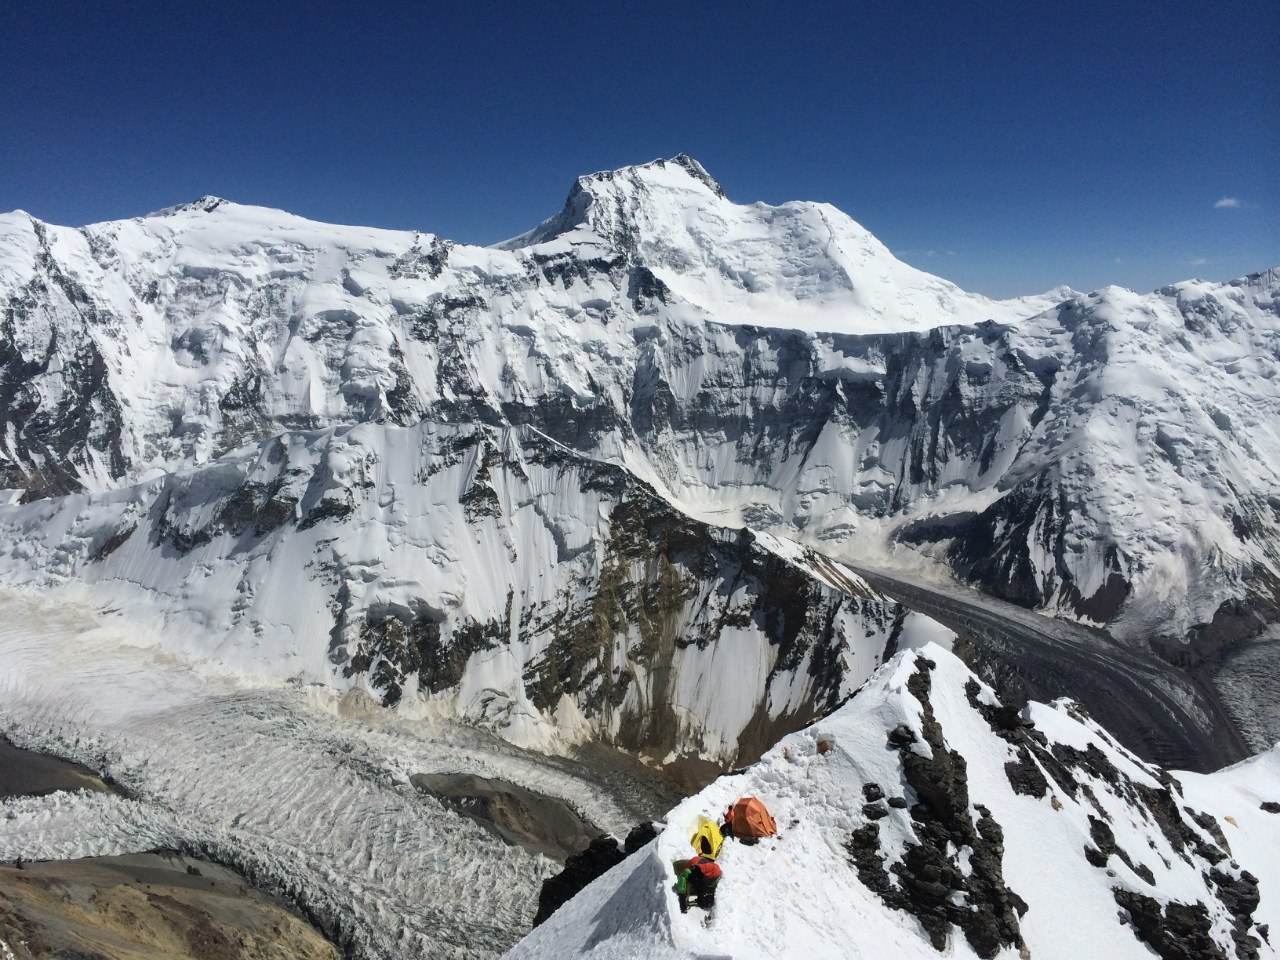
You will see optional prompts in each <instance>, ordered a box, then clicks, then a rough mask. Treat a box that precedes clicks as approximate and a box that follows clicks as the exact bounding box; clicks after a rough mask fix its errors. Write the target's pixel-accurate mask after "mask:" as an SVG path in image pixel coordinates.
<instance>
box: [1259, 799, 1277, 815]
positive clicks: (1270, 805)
mask: <svg viewBox="0 0 1280 960" xmlns="http://www.w3.org/2000/svg"><path fill="white" fill-rule="evenodd" d="M1262 809H1263V810H1265V811H1266V812H1267V813H1280V803H1277V802H1276V801H1274V800H1263V801H1262Z"/></svg>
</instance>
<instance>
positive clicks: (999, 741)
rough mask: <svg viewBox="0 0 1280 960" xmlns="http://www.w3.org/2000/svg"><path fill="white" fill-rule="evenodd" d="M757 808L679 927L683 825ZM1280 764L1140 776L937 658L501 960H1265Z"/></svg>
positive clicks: (1058, 714) (832, 720)
mask: <svg viewBox="0 0 1280 960" xmlns="http://www.w3.org/2000/svg"><path fill="white" fill-rule="evenodd" d="M743 795H754V796H758V797H760V798H762V799H763V800H764V801H765V802H766V804H767V805H768V806H769V807H770V809H771V811H772V813H773V814H774V816H775V818H776V820H777V822H778V826H779V831H780V832H779V835H778V836H777V837H775V838H770V839H766V840H763V841H762V842H761V843H760V844H759V845H757V846H744V845H741V844H739V843H736V842H734V841H729V842H728V843H727V844H726V846H725V848H724V850H723V851H722V853H721V856H720V858H719V860H720V863H721V865H722V868H723V870H724V878H723V879H722V880H721V882H720V885H719V887H718V889H717V893H716V900H717V903H716V906H715V909H714V911H713V913H712V914H711V916H710V922H709V924H705V925H704V923H703V919H704V916H703V914H702V912H701V911H700V910H698V909H696V908H695V909H691V910H690V912H689V914H687V915H681V914H680V913H679V911H678V909H677V906H676V897H675V894H674V892H672V891H671V887H672V871H671V866H670V863H671V861H672V860H673V859H675V858H678V857H684V856H688V855H689V854H688V851H689V847H688V844H687V842H686V839H685V838H686V832H685V827H686V824H687V823H689V822H691V821H692V820H693V819H694V818H695V817H696V816H698V815H700V814H702V815H713V816H714V815H716V814H718V813H720V812H722V811H723V810H724V808H725V807H726V806H727V805H728V804H729V803H731V802H732V801H733V800H735V799H736V798H737V797H739V796H743ZM1278 798H1280V754H1277V752H1276V751H1272V752H1271V753H1269V754H1266V755H1264V756H1262V757H1258V758H1255V759H1254V760H1251V761H1247V762H1246V763H1244V764H1242V765H1239V766H1237V767H1233V768H1230V769H1228V770H1224V771H1222V772H1220V773H1216V774H1211V775H1207V776H1205V775H1198V774H1176V775H1171V774H1169V773H1166V772H1165V771H1163V770H1161V769H1159V768H1156V767H1151V766H1148V765H1145V764H1143V763H1141V762H1140V761H1138V760H1137V759H1136V758H1135V757H1133V756H1132V755H1131V754H1129V753H1128V752H1127V751H1125V750H1124V749H1123V748H1121V747H1119V746H1118V745H1117V744H1116V743H1115V741H1114V740H1113V739H1111V737H1110V736H1109V735H1108V734H1107V733H1106V732H1105V731H1103V730H1101V728H1099V727H1097V726H1096V725H1095V724H1093V723H1092V722H1091V721H1090V720H1089V719H1088V718H1087V717H1085V716H1084V715H1082V714H1081V713H1080V712H1079V710H1078V708H1077V707H1076V706H1075V705H1074V704H1073V703H1071V702H1070V701H1059V702H1056V703H1054V704H1052V705H1044V704H1039V703H1032V704H1030V705H1029V707H1028V709H1027V711H1025V712H1024V713H1023V714H1022V715H1021V716H1020V715H1019V714H1018V712H1017V711H1014V710H1011V709H1009V708H1007V707H1004V706H1002V705H1001V704H1000V703H999V702H998V701H997V700H996V698H995V697H994V695H993V694H992V692H991V691H990V689H989V688H987V687H985V686H984V685H983V684H981V683H980V682H979V681H978V680H977V679H976V678H975V677H973V676H972V675H971V674H970V673H969V672H968V671H967V670H966V669H965V667H964V666H963V665H962V664H961V663H960V662H959V661H958V660H957V659H956V658H955V657H954V656H952V655H951V654H950V653H948V652H947V651H945V650H943V649H941V648H940V647H937V646H936V645H930V646H927V647H925V648H924V649H923V650H922V651H920V652H918V653H914V652H913V653H904V654H900V655H899V656H898V657H896V658H895V659H894V660H893V661H892V662H890V663H888V664H886V665H885V666H884V667H883V668H881V669H880V670H879V671H878V672H877V673H876V675H875V676H874V677H873V678H872V679H871V681H870V682H869V683H868V684H867V686H866V687H865V688H864V689H863V690H861V691H860V692H859V693H858V694H857V695H856V696H855V697H854V698H853V700H852V701H850V702H849V703H848V704H846V705H845V706H843V707H841V708H840V710H838V711H836V712H835V713H834V714H832V715H831V716H830V717H828V718H827V719H825V720H823V721H820V722H819V723H817V724H815V725H814V726H813V727H811V728H809V729H807V730H805V731H803V732H800V733H796V734H793V735H791V736H790V737H787V738H785V739H784V740H783V741H782V742H781V743H780V744H779V745H778V746H777V747H775V748H774V749H773V750H771V751H770V752H769V753H768V754H767V755H766V756H765V757H764V758H762V759H761V761H760V762H759V763H758V764H756V765H755V766H753V767H752V768H751V769H749V770H747V771H745V772H743V773H741V774H738V775H734V776H728V777H723V778H721V779H720V780H718V781H717V782H716V783H714V784H712V785H711V786H709V787H707V788H706V789H705V790H704V791H703V792H702V793H701V794H698V795H697V796H694V797H691V798H689V799H688V800H687V801H685V802H684V803H682V804H681V805H680V806H678V807H676V808H675V810H673V811H672V812H671V814H669V815H668V817H667V821H666V822H667V830H666V831H665V832H664V833H662V834H661V835H660V836H659V837H658V839H657V840H655V841H653V842H652V843H651V844H650V845H649V846H648V847H646V848H644V849H643V850H641V851H639V852H637V853H636V854H635V855H633V856H632V857H630V858H629V859H628V860H626V861H624V862H623V863H622V864H620V865H619V866H617V867H615V868H614V869H613V870H612V871H610V872H609V873H608V874H606V875H605V876H603V877H601V878H600V879H599V880H597V881H595V883H593V884H592V885H591V886H589V887H587V888H586V890H584V891H583V892H582V893H581V894H579V896H578V897H577V898H575V899H574V900H572V901H570V902H569V903H568V904H566V905H565V906H564V907H562V908H561V909H560V910H559V911H558V912H557V913H556V914H554V915H553V916H552V917H551V918H550V920H548V921H547V922H546V923H545V924H544V925H543V926H541V927H539V928H538V929H537V930H535V931H534V932H533V933H532V934H531V935H530V936H529V937H527V938H526V939H525V940H524V941H523V942H522V943H521V944H519V945H518V946H517V947H516V948H514V949H513V950H512V951H511V952H510V953H509V954H508V955H507V956H508V957H511V958H537V957H549V956H556V957H588V956H590V957H623V956H646V957H655V958H657V957H663V958H668V957H671V958H674V957H700V956H733V957H736V958H739V960H748V958H753V957H778V956H800V955H804V956H813V957H833V958H834V957H841V958H850V957H868V958H869V957H879V956H884V955H886V953H888V954H892V955H893V956H900V957H920V958H932V957H936V956H938V955H939V951H942V952H943V953H945V954H946V955H948V956H956V957H975V956H976V957H995V956H1019V955H1020V956H1023V957H1035V958H1038V960H1051V958H1059V957H1060V958H1063V960H1074V958H1077V957H1082V956H1088V957H1114V958H1117V960H1119V958H1125V957H1133V958H1134V960H1143V958H1147V957H1150V956H1152V954H1153V952H1154V953H1155V954H1156V955H1158V956H1160V957H1162V958H1165V960H1172V958H1190V957H1198V958H1204V960H1209V958H1218V960H1226V958H1241V960H1243V958H1252V957H1260V956H1274V955H1275V954H1276V950H1275V948H1274V947H1273V946H1272V945H1271V943H1270V942H1269V940H1268V937H1269V935H1270V929H1271V928H1272V926H1273V925H1274V924H1275V922H1276V921H1277V920H1280V900H1278V899H1277V897H1276V893H1275V892H1276V890H1277V889H1280V857H1277V853H1278V852H1280V851H1277V849H1276V846H1277V836H1278V834H1277V831H1276V824H1277V817H1280V814H1277V813H1275V812H1270V811H1272V810H1277V809H1280V806H1277V804H1276V801H1277V799H1278Z"/></svg>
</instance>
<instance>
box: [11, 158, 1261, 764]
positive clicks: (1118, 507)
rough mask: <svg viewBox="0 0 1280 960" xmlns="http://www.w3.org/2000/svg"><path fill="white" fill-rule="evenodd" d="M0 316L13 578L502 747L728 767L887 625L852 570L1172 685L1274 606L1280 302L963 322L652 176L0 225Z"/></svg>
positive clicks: (717, 199) (1161, 300)
mask: <svg viewBox="0 0 1280 960" xmlns="http://www.w3.org/2000/svg"><path fill="white" fill-rule="evenodd" d="M0 297H2V298H3V303H4V308H3V313H2V314H0V486H3V487H5V488H8V490H9V494H8V497H7V499H9V500H12V501H13V503H12V504H11V505H9V506H6V507H3V508H0V531H2V533H0V543H4V544H6V547H5V548H3V549H0V571H2V572H3V576H4V577H5V579H6V580H8V581H10V582H22V583H33V584H42V585H50V584H62V585H65V584H68V583H71V584H82V585H86V587H85V589H87V590H88V591H89V593H90V595H91V596H93V597H97V598H99V599H101V600H107V601H109V602H116V601H117V600H118V599H119V598H127V601H128V602H129V603H136V604H138V605H139V609H140V610H142V609H145V610H148V611H150V612H151V613H153V614H155V615H157V616H159V617H161V618H167V622H168V623H169V625H170V635H171V640H170V641H169V642H170V643H171V644H172V645H173V647H174V649H175V650H177V651H180V652H182V653H184V654H186V655H189V656H193V657H197V658H201V657H206V658H213V659H215V660H218V661H219V662H221V663H223V664H224V665H228V666H230V667H233V668H235V669H238V670H244V671H246V672H250V673H258V674H267V675H273V676H292V675H295V674H296V675H300V676H304V677H306V678H308V679H322V680H324V681H325V682H330V683H333V684H336V685H339V686H342V685H348V684H356V685H365V686H367V687H369V688H370V689H371V690H372V691H373V692H375V693H376V694H377V695H378V696H379V697H380V698H381V699H382V700H383V701H384V702H386V703H389V704H390V703H397V704H398V705H399V708H400V709H402V710H427V711H430V710H447V711H451V712H455V713H460V714H462V715H464V716H467V717H470V718H472V719H476V720H480V721H483V722H486V723H493V724H494V725H496V726H501V727H503V728H504V729H506V730H507V731H508V732H509V734H510V735H511V736H513V737H516V738H518V739H521V740H522V741H523V742H529V743H539V742H542V741H545V740H547V739H548V738H550V739H557V738H563V737H568V738H570V739H573V738H575V737H586V736H599V735H603V736H605V737H607V738H608V737H612V738H615V739H618V740H619V741H620V742H624V743H626V744H628V745H631V746H635V745H636V743H637V740H635V739H632V740H628V739H627V738H628V737H634V736H637V735H636V734H635V731H636V729H637V727H636V725H635V724H634V723H632V722H631V721H632V720H634V718H637V717H643V718H645V719H644V721H643V723H644V724H645V725H647V726H645V727H644V728H643V729H644V733H643V735H641V736H640V739H643V740H644V741H645V745H646V749H650V750H652V751H653V752H654V753H655V755H659V756H661V757H667V756H671V755H674V756H678V755H680V754H681V753H682V752H686V751H687V752H697V753H701V754H705V755H708V756H712V757H715V758H717V759H718V760H720V761H721V762H731V761H732V759H733V758H735V757H737V756H745V755H747V754H750V753H752V751H753V750H755V751H758V750H759V749H760V748H762V747H763V746H765V745H766V744H767V743H769V742H771V741H772V739H773V738H774V737H776V735H777V734H779V733H781V732H784V731H785V730H786V729H794V728H795V727H797V726H799V725H800V724H801V723H803V722H805V721H807V720H809V719H811V718H812V717H813V716H816V715H819V714H821V713H822V712H824V711H825V710H826V709H828V708H830V707H831V706H833V705H834V704H835V703H836V702H838V701H839V699H840V698H841V697H842V696H843V695H844V694H845V693H846V692H847V691H848V690H849V689H851V688H852V687H853V686H856V685H857V684H858V683H860V682H861V681H862V680H863V679H865V677H866V676H867V675H869V673H870V671H871V670H872V669H873V668H874V666H875V665H876V663H877V662H879V660H880V658H881V657H882V656H883V652H884V650H885V649H886V648H887V647H891V646H892V645H893V644H891V643H890V638H894V637H895V636H896V635H898V634H900V633H901V631H902V629H903V624H905V623H906V614H905V611H903V610H902V609H901V608H899V607H897V606H896V605H894V604H892V603H891V602H889V601H886V600H885V599H884V598H882V597H880V596H879V595H878V594H876V593H875V592H874V591H871V590H869V589H867V588H866V586H865V585H864V584H863V583H861V582H860V581H859V580H858V579H857V578H856V577H854V576H853V575H852V574H850V573H849V572H848V571H846V570H844V569H843V568H842V567H841V566H840V564H841V562H842V561H843V562H850V563H856V562H866V561H867V560H868V559H870V560H872V561H875V562H880V563H890V564H897V565H904V566H908V567H919V566H920V565H921V564H926V565H933V568H934V569H945V568H949V569H950V570H951V571H952V572H954V573H955V574H956V575H958V576H960V577H962V578H965V579H968V580H971V581H973V582H975V583H977V584H978V585H980V586H981V587H982V588H983V589H986V590H988V591H991V592H993V593H995V594H997V595H999V596H1002V597H1005V598H1010V599H1014V600H1016V601H1018V602H1021V603H1024V604H1027V605H1030V606H1035V607H1039V608H1043V609H1046V610H1048V611H1050V612H1053V613H1056V614H1059V615H1063V616H1068V617H1072V618H1076V619H1080V620H1083V621H1085V622H1087V623H1092V624H1101V625H1105V626H1107V627H1108V628H1109V629H1110V630H1111V631H1112V632H1113V633H1115V634H1116V635H1117V636H1120V637H1122V638H1124V639H1127V640H1129V641H1130V642H1132V643H1134V644H1135V645H1137V646H1139V647H1144V648H1145V646H1146V644H1147V643H1148V642H1149V641H1151V642H1155V643H1156V644H1157V645H1158V646H1159V647H1160V649H1161V650H1162V651H1163V652H1164V654H1165V655H1166V656H1170V657H1180V658H1185V659H1191V660H1195V659H1197V658H1200V657H1203V656H1208V655H1212V654H1213V653H1214V652H1215V651H1216V649H1217V647H1218V646H1219V645H1220V644H1222V643H1223V642H1226V641H1229V640H1231V639H1233V638H1234V637H1236V636H1239V635H1247V634H1249V633H1252V632H1256V631H1257V630H1258V629H1259V628H1260V627H1261V625H1262V624H1263V623H1265V622H1266V621H1268V620H1274V619H1276V618H1277V606H1278V604H1280V600H1278V597H1277V592H1278V590H1280V552H1278V551H1280V546H1278V545H1280V473H1278V470H1280V468H1278V467H1277V464H1280V435H1278V432H1277V424H1278V423H1280V417H1278V416H1277V414H1278V413H1280V409H1278V407H1280V394H1277V392H1276V390H1275V389H1274V385H1273V380H1274V378H1275V375H1276V372H1277V370H1280V321H1278V308H1277V303H1278V302H1280V274H1276V273H1275V272H1268V273H1265V274H1259V275H1256V276H1253V277H1249V278H1246V279H1243V280H1240V281H1236V282H1233V283H1228V284H1208V283H1200V282H1189V283H1184V284H1179V285H1176V286H1174V287H1170V288H1166V289H1164V290H1161V291H1157V292H1156V293H1153V294H1149V295H1138V294H1133V293H1130V292H1128V291H1123V290H1118V289H1115V288H1108V289H1106V290H1103V291H1100V292H1098V293H1095V294H1091V295H1088V296H1083V295H1079V294H1076V293H1074V292H1073V291H1070V290H1065V289H1063V290H1057V291H1053V292H1051V293H1049V294H1047V295H1045V296H1042V297H1035V298H1027V299H1023V300H1016V301H1004V302H995V301H990V300H987V299H986V298H983V297H980V296H976V295H973V294H968V293H965V292H964V291H962V290H960V289H958V288H957V287H955V286H954V285H952V284H949V283H947V282H946V281H944V280H941V279H939V278H936V277H931V276H929V275H927V274H924V273H922V272H920V271H918V270H915V269H913V268H911V267H908V266H907V265H905V264H902V263H900V262H899V261H897V260H896V259H895V258H894V257H893V256H892V255H891V254H890V253H889V251H888V250H887V249H886V248H885V247H884V246H883V245H882V244H880V243H879V242H878V241H877V240H876V239H875V238H874V237H872V236H871V235H870V234H869V233H867V231H865V230H864V229H863V228H862V227H860V226H859V225H858V224H856V223H855V222H853V221H852V220H850V219H849V218H848V217H847V216H845V215H844V214H842V213H840V212H839V211H837V210H835V209H834V208H831V207H829V206H827V205H823V204H812V203H789V204H784V205H782V206H778V207H773V206H768V205H765V204H754V205H749V206H743V205H738V204H734V203H732V202H730V201H729V200H728V199H727V198H726V197H725V196H724V193H723V191H722V190H721V189H720V187H719V185H718V184H716V182H715V181H714V180H712V179H711V177H710V176H708V175H707V173H706V171H705V170H703V169H702V168H701V167H700V166H699V165H698V164H697V163H696V162H694V161H692V160H691V159H689V158H687V157H677V158H675V159H674V160H671V161H655V162H654V163H651V164H645V165H642V166H638V167H630V168H625V169H623V170H619V171H615V172H612V173H602V174H595V175H592V176H590V177H584V178H582V179H580V180H579V181H578V183H577V185H576V186H575V187H574V188H573V190H572V192H571V193H570V196H569V200H568V202H567V203H566V205H565V208H564V209H563V211H562V212H561V213H560V214H558V215H557V216H555V217H553V218H551V219H550V220H548V221H546V222H545V223H543V224H542V225H540V226H539V227H537V228H535V229H534V230H533V231H531V232H530V233H528V234H525V235H524V236H522V237H518V238H515V239H514V240H512V241H509V242H507V243H505V244H502V245H500V246H498V247H496V248H476V247H468V246H465V245H461V244H454V243H452V242H450V241H448V240H445V239H442V238H439V237H435V236H431V235H429V234H419V233H412V232H394V231H385V230H372V229H364V228H356V227H340V226H331V225H326V224H318V223H314V222H311V221H307V220H304V219H301V218H298V217H294V216H291V215H289V214H285V213H282V212H279V211H274V210H265V209H261V208H254V207H245V206H240V205H237V204H234V203H229V202H226V201H223V200H219V199H216V198H210V197H205V198H202V199H201V200H199V201H197V202H195V203H193V204H189V205H185V206H181V207H175V208H171V209H168V210H165V211H161V212H159V213H156V214H153V215H151V216H148V217H142V218H138V219H135V220H129V221H119V222H113V223H105V224H97V225H93V226H89V227H85V228H82V229H70V228H62V227H54V226H50V225H47V224H43V223H41V222H39V221H36V220H34V219H32V218H31V217H29V216H27V215H25V214H21V213H15V214H9V215H5V216H3V217H0ZM898 639H900V637H899V638H898ZM896 642H897V640H896V639H895V640H894V643H896ZM726 671H728V672H729V673H730V674H731V675H732V676H734V677H735V684H734V685H733V686H734V692H729V691H728V690H727V689H725V687H727V685H717V684H716V682H715V678H716V677H719V676H721V675H724V674H725V672H726ZM737 678H741V682H740V683H739V682H738V680H737ZM668 704H670V705H671V709H670V710H668V709H667V705H668ZM744 744H749V745H750V749H748V748H747V747H746V746H744Z"/></svg>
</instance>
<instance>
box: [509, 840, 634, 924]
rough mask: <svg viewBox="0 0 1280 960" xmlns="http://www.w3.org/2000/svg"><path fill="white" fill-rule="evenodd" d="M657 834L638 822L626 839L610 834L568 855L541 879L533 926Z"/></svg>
mask: <svg viewBox="0 0 1280 960" xmlns="http://www.w3.org/2000/svg"><path fill="white" fill-rule="evenodd" d="M657 835H658V831H657V829H656V828H655V827H654V825H653V824H652V823H638V824H636V825H635V826H634V827H632V828H631V832H630V833H628V834H627V839H626V840H625V841H624V842H623V843H621V844H619V843H618V841H616V840H614V839H613V838H612V837H597V838H596V839H594V840H592V841H591V843H590V844H589V845H588V846H587V848H586V849H585V850H583V851H582V852H580V853H575V854H573V855H572V856H570V857H569V858H568V859H567V860H566V861H565V864H564V869H563V870H561V871H560V872H559V873H557V874H556V875H555V876H553V877H548V878H547V879H546V880H544V881H543V882H542V890H541V891H540V892H539V894H538V912H537V913H536V914H535V915H534V918H533V925H534V926H535V927H536V926H538V925H539V924H540V923H542V922H543V921H544V920H546V919H547V918H548V917H549V916H551V915H552V914H553V913H555V912H556V911H557V910H558V909H560V907H561V906H563V905H564V904H566V903H568V902H569V901H570V900H571V899H572V898H573V897H574V896H575V895H577V893H578V892H579V891H580V890H582V889H583V888H584V887H585V886H586V885H587V884H589V883H590V882H591V881H592V880H594V879H595V878H596V877H599V876H601V875H603V874H604V873H606V872H607V871H608V870H610V869H611V868H613V867H615V866H617V865H618V864H619V863H621V862H622V861H623V860H625V859H626V858H627V857H629V856H630V855H631V854H633V853H635V852H636V851H637V850H639V849H640V848H641V847H643V846H644V845H645V844H647V843H648V842H649V841H650V840H652V839H653V838H654V837H656V836H657Z"/></svg>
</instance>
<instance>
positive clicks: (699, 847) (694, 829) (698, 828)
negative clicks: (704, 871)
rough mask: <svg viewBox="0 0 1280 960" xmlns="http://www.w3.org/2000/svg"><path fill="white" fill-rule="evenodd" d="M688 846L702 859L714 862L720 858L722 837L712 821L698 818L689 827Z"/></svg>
mask: <svg viewBox="0 0 1280 960" xmlns="http://www.w3.org/2000/svg"><path fill="white" fill-rule="evenodd" d="M689 844H690V846H692V847H693V849H694V850H696V851H697V852H698V853H700V854H702V855H703V856H704V857H710V858H711V859H712V860H714V859H715V858H716V857H718V856H720V847H721V846H723V845H724V835H723V834H722V833H721V832H720V828H719V827H718V826H716V824H715V822H714V821H712V820H708V819H707V818H706V817H701V816H700V817H698V819H697V820H695V821H693V823H692V825H690V827H689Z"/></svg>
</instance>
